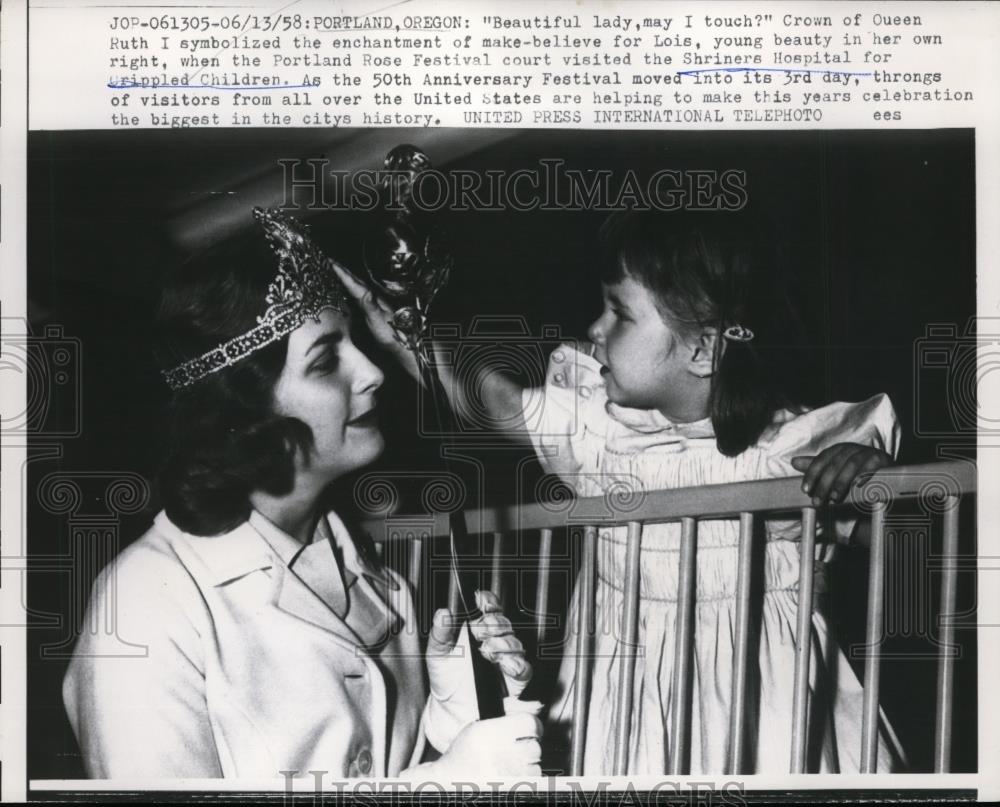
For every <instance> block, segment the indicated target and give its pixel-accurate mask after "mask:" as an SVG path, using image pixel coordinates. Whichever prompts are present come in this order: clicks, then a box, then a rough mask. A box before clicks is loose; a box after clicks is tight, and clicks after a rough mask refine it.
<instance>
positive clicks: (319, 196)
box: [4, 127, 1000, 800]
mask: <svg viewBox="0 0 1000 807" xmlns="http://www.w3.org/2000/svg"><path fill="white" fill-rule="evenodd" d="M976 156H977V134H976V131H975V130H974V129H972V128H940V129H926V128H921V129H891V130H889V129H886V130H877V129H833V130H820V129H813V130H805V129H803V130H794V129H782V130H758V131H740V132H736V131H680V130H673V131H667V130H659V131H657V130H628V129H625V128H612V129H600V130H586V129H583V128H580V129H529V128H524V129H510V128H465V129H460V128H433V127H432V128H412V129H410V128H406V129H404V128H399V129H397V128H384V129H361V128H329V129H324V128H311V129H301V128H294V127H274V128H272V129H263V128H245V129H229V128H216V129H188V130H145V129H142V130H139V129H137V130H129V131H125V130H118V131H115V130H106V131H98V130H86V131H83V130H81V131H72V130H67V131H32V132H29V134H28V141H27V190H26V199H25V204H26V209H27V263H26V266H27V314H28V321H27V331H26V332H27V333H28V334H29V335H30V336H28V337H25V339H24V342H23V345H21V346H19V347H18V351H19V352H15V353H14V354H13V355H15V356H17V355H20V356H21V357H22V358H23V361H24V364H25V368H26V369H25V372H26V373H31V374H37V375H38V377H39V378H41V379H43V383H39V384H38V385H37V386H36V387H35V389H36V390H38V391H40V394H38V395H37V396H36V397H34V398H29V400H28V401H27V409H26V413H25V417H26V423H27V424H28V425H27V427H26V429H25V431H26V433H27V439H28V443H27V445H28V448H27V461H26V463H25V467H24V469H23V477H24V496H23V503H22V507H23V513H24V516H23V519H24V524H25V529H24V534H25V536H27V540H26V543H25V544H24V546H23V552H24V554H25V555H26V572H25V578H26V580H27V585H26V599H25V602H24V605H25V607H26V612H27V642H26V651H25V652H26V655H25V658H26V669H27V692H26V698H27V734H26V753H27V778H28V780H29V782H31V783H32V786H31V788H30V792H31V798H33V799H36V800H44V799H55V798H61V797H65V796H66V795H67V794H77V796H76V797H78V795H79V793H81V792H85V791H86V790H87V788H88V787H90V786H92V787H96V788H97V789H101V787H102V786H101V782H102V781H106V780H128V781H129V782H130V788H129V794H130V795H129V796H128V798H130V799H131V800H144V799H155V798H156V793H157V792H160V793H161V794H162V793H163V792H165V791H172V790H174V789H176V788H175V787H173V786H172V784H171V783H172V782H175V781H176V782H180V781H182V780H183V781H188V780H208V781H209V783H210V782H212V781H219V782H221V781H223V780H246V781H253V782H254V783H255V784H254V786H253V787H251V788H248V789H249V790H252V791H254V792H259V791H261V790H265V789H272V790H274V791H277V793H278V794H280V793H281V791H283V790H285V789H291V788H292V787H293V786H294V787H297V788H299V789H302V788H305V789H306V790H312V789H315V790H316V791H322V792H330V793H332V792H341V793H350V792H351V791H350V789H349V786H347V787H348V789H346V790H344V789H341V790H340V791H335V789H336V788H337V787H341V788H343V787H345V785H344V782H345V781H346V782H350V781H357V780H362V779H375V780H383V779H398V780H404V781H406V782H409V783H420V782H435V783H438V784H440V786H441V787H442V788H443V789H444V790H452V789H454V787H455V786H454V783H456V782H469V781H490V780H504V781H506V780H511V781H519V780H539V781H545V778H546V777H557V779H556V780H555V781H557V782H558V781H560V780H561V778H562V777H571V776H572V777H580V776H585V777H588V781H592V782H599V781H602V780H608V781H610V780H611V779H612V778H613V777H629V779H630V780H634V781H635V782H636V784H635V787H636V788H637V789H642V788H641V787H640V784H639V783H640V782H647V783H649V782H656V781H668V780H671V781H676V782H690V781H694V780H697V781H698V782H702V783H704V782H708V783H709V785H707V787H708V788H709V789H711V790H715V791H719V792H721V793H723V794H725V793H727V792H729V790H730V789H733V798H737V799H742V800H751V794H749V793H746V794H744V793H743V785H742V781H743V779H744V777H747V776H772V777H779V778H780V777H782V776H785V775H788V774H837V775H843V776H844V777H845V781H846V780H847V779H848V778H850V775H852V774H875V775H874V776H872V777H871V778H870V779H869V780H866V781H868V782H870V784H865V785H864V787H870V788H871V789H873V790H875V789H878V788H881V787H886V786H887V785H886V784H885V783H886V781H887V780H886V779H885V778H883V777H882V775H883V774H931V773H954V774H975V773H977V772H979V770H980V762H979V753H980V748H979V744H978V721H979V720H980V719H981V715H982V713H981V712H980V706H981V704H980V703H979V699H978V694H977V693H978V692H979V691H980V688H979V687H980V673H979V672H978V671H977V645H978V642H979V641H980V635H979V634H980V633H982V632H983V631H982V630H977V627H976V626H977V624H978V622H979V620H978V611H977V602H978V592H977V577H976V568H977V557H978V555H979V554H980V550H979V540H980V536H979V535H978V534H977V493H978V491H977V459H978V456H977V437H978V431H977V429H981V428H982V426H981V425H979V424H981V423H982V418H983V411H984V410H983V404H982V402H981V401H979V399H978V397H977V393H978V390H977V385H978V382H979V380H980V378H981V375H982V371H981V370H977V353H978V352H980V351H982V349H983V346H984V345H987V346H988V345H990V344H995V342H996V338H997V336H996V334H997V331H996V328H997V327H998V325H1000V322H998V321H995V320H994V321H990V320H988V319H982V318H978V317H977V286H976V280H977V273H976V265H977V254H976V212H977V176H976ZM993 403H994V404H995V401H994V402H993ZM8 554H9V553H8ZM4 652H5V656H6V648H5V651H4ZM317 772H318V773H317ZM549 781H550V782H551V781H553V780H551V779H549ZM774 781H777V779H775V780H774ZM893 781H896V780H893ZM900 781H902V780H900ZM850 782H851V784H850V787H852V788H858V787H859V785H858V779H857V778H856V777H854V778H850ZM88 783H90V784H89V785H88ZM142 783H148V785H147V786H144V785H142ZM337 783H340V784H339V785H338V784H337ZM201 784H202V785H204V788H203V789H205V790H212V787H211V786H209V785H208V784H206V783H205V782H201ZM923 786H925V785H921V784H918V783H917V782H916V781H915V780H906V783H905V784H900V783H899V782H898V781H897V784H895V785H894V787H895V788H896V790H897V791H899V790H900V789H901V788H902V789H903V790H905V789H906V788H908V787H913V788H919V787H923ZM648 787H649V785H648V784H647V785H646V789H648ZM107 789H108V790H109V791H110V790H111V788H110V786H109V787H108V788H107ZM737 790H738V792H736V791H737ZM112 795H114V794H112ZM272 795H274V794H272ZM277 797H280V795H278V796H277Z"/></svg>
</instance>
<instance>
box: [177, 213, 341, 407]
mask: <svg viewBox="0 0 1000 807" xmlns="http://www.w3.org/2000/svg"><path fill="white" fill-rule="evenodd" d="M253 216H254V219H256V221H257V223H258V224H259V225H260V227H261V229H262V230H263V231H264V235H265V237H266V238H267V240H268V243H269V244H270V246H271V249H272V250H273V251H274V254H275V255H276V256H277V258H278V272H277V274H276V275H275V277H274V280H272V281H271V283H270V285H269V286H268V287H267V294H266V295H265V296H264V302H265V303H266V304H267V308H266V309H265V311H264V313H263V314H261V315H260V316H259V317H257V325H256V326H255V327H253V328H251V329H250V330H249V331H247V332H246V333H243V334H240V335H239V336H236V337H233V338H232V339H230V340H229V341H227V342H223V343H222V344H221V345H218V346H217V347H214V348H212V349H211V350H209V351H208V352H207V353H203V354H202V355H200V356H197V357H195V358H193V359H190V360H188V361H186V362H184V363H183V364H181V365H179V366H178V367H175V368H173V369H172V370H165V371H164V372H163V377H164V378H165V379H166V382H167V385H168V386H169V387H170V388H171V389H172V390H180V389H184V388H185V387H189V386H191V385H192V384H194V383H195V382H196V381H200V380H201V379H203V378H205V377H206V376H209V375H211V374H212V373H216V372H218V371H219V370H222V369H223V368H225V367H231V366H232V365H234V364H236V363H237V362H239V361H241V360H243V359H245V358H246V357H247V356H249V355H251V354H252V353H254V352H256V351H258V350H260V349H261V348H263V347H266V346H267V345H270V344H272V343H273V342H277V341H278V340H279V339H281V338H282V337H284V336H287V335H288V334H290V333H291V332H292V331H294V330H295V329H296V328H298V327H299V326H300V325H301V324H302V323H303V322H305V320H306V318H307V317H312V318H313V319H315V320H318V319H319V315H320V313H321V312H323V311H325V310H326V309H333V310H335V311H340V312H341V313H345V314H346V313H347V312H348V310H349V308H348V295H347V291H346V290H345V289H344V287H343V285H341V283H340V280H339V279H338V278H337V275H336V273H335V272H334V270H333V268H332V267H331V265H330V264H331V260H330V258H328V257H327V256H326V255H324V254H323V253H322V252H321V251H320V249H319V248H318V247H317V246H316V245H315V244H314V243H313V241H312V239H311V238H310V237H309V228H308V226H306V225H305V224H303V223H301V222H300V221H298V220H297V219H295V218H293V217H291V216H288V215H286V214H284V213H282V212H281V211H280V210H277V209H275V208H267V209H265V208H260V207H255V208H254V209H253Z"/></svg>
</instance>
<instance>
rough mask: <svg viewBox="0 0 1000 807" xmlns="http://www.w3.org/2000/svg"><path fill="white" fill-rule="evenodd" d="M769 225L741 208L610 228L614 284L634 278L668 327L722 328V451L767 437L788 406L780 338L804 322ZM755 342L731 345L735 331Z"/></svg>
mask: <svg viewBox="0 0 1000 807" xmlns="http://www.w3.org/2000/svg"><path fill="white" fill-rule="evenodd" d="M766 232H767V230H766V229H765V228H763V227H762V222H761V220H760V219H759V218H757V217H755V216H753V215H752V214H748V213H742V212H732V211H677V212H665V211H642V212H633V211H629V212H626V213H616V214H613V215H612V216H611V217H609V218H608V219H607V220H606V221H605V222H604V225H603V226H602V228H601V240H602V243H603V246H604V249H605V255H604V259H603V263H602V267H603V270H602V271H603V276H602V280H603V281H604V282H605V283H614V282H617V281H620V280H621V279H622V278H623V277H624V276H625V275H626V274H627V275H629V276H630V277H632V278H633V279H634V280H636V281H637V282H639V283H641V284H642V285H644V286H645V287H646V288H647V289H649V290H650V291H651V292H652V293H653V295H654V296H655V299H656V301H657V307H658V308H659V310H660V311H661V313H662V314H663V315H664V318H665V321H667V322H668V324H670V325H672V326H674V327H679V328H680V329H681V331H682V332H684V333H686V334H687V335H691V336H693V335H695V334H696V333H698V332H700V331H701V330H702V329H704V328H706V327H714V328H716V329H717V330H718V333H719V335H720V336H719V338H718V339H717V340H716V346H715V354H714V356H713V363H714V367H715V373H714V375H713V377H712V387H711V401H710V407H711V411H710V414H711V418H712V425H713V427H714V429H715V436H716V441H717V444H718V447H719V451H721V452H722V453H723V454H725V455H726V456H729V457H734V456H736V455H737V454H741V453H742V452H743V451H745V450H746V449H747V448H748V447H750V446H752V445H753V444H754V443H756V442H757V440H758V439H759V438H760V436H761V434H762V433H763V431H764V429H766V428H767V426H768V425H769V424H770V423H771V421H772V419H773V417H774V414H775V412H776V411H777V410H779V409H781V408H782V407H784V406H788V405H789V404H788V401H787V399H786V397H785V395H784V394H783V392H782V384H781V380H780V378H779V376H778V375H777V371H778V370H779V369H780V366H781V364H782V360H781V358H780V352H781V348H783V347H786V346H787V345H783V344H782V342H783V341H785V340H783V339H782V338H780V336H779V334H780V333H781V330H783V329H784V327H785V326H787V325H788V324H789V323H793V322H795V321H797V316H796V314H795V313H794V309H793V308H792V306H791V305H790V304H789V301H788V298H787V296H786V293H785V289H784V286H783V284H781V283H780V282H779V281H778V275H777V272H776V271H774V270H775V269H776V266H775V261H776V252H775V251H774V250H772V249H770V248H769V247H767V246H766V243H767V242H769V240H770V239H767V236H766V235H765V233H766ZM736 324H739V325H742V326H744V327H747V328H750V329H751V330H752V331H753V332H754V338H753V340H751V341H749V342H736V341H730V340H725V339H723V338H722V336H721V334H722V332H723V331H724V330H725V329H726V328H727V327H729V326H731V325H736Z"/></svg>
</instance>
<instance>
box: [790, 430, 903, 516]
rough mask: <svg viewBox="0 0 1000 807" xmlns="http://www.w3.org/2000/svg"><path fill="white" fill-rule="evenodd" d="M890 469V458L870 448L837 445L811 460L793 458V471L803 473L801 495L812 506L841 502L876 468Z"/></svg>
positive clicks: (852, 444) (810, 458)
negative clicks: (809, 498) (804, 496)
mask: <svg viewBox="0 0 1000 807" xmlns="http://www.w3.org/2000/svg"><path fill="white" fill-rule="evenodd" d="M887 465H892V457H891V456H889V455H888V454H887V453H886V452H884V451H881V450H880V449H877V448H874V447H873V446H866V445H861V444H860V443H837V444H836V445H832V446H830V447H829V448H827V449H824V450H823V451H821V452H820V453H819V454H817V455H815V456H812V457H793V458H792V467H793V468H794V469H795V470H796V471H802V472H803V473H804V474H805V476H804V477H803V479H802V492H803V493H805V494H806V495H807V496H812V502H813V504H814V505H816V506H819V505H821V504H835V503H836V502H842V501H844V499H845V497H846V496H847V491H848V490H850V488H851V485H853V484H859V485H860V484H862V483H863V482H865V481H866V480H867V479H868V478H869V477H870V476H871V475H872V474H873V473H874V472H875V471H877V470H878V469H879V468H884V467H886V466H887Z"/></svg>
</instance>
